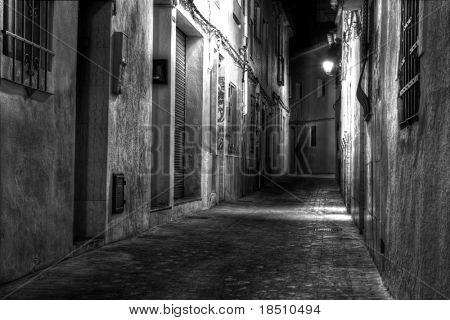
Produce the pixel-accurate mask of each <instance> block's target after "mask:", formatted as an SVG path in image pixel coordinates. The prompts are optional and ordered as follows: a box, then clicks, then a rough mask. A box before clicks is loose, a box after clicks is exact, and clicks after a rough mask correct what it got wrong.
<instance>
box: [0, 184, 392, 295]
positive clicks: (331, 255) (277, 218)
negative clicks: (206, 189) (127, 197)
mask: <svg viewBox="0 0 450 320" xmlns="http://www.w3.org/2000/svg"><path fill="white" fill-rule="evenodd" d="M29 281H31V282H29ZM27 282H29V283H27ZM21 285H23V287H22V288H20V286H21ZM13 288H20V289H17V291H16V292H14V293H12V294H11V295H9V297H8V298H13V299H37V298H39V299H163V300H166V299H277V300H278V299H321V300H324V299H388V298H389V294H388V292H387V290H386V289H385V287H384V286H383V284H382V281H381V278H380V276H379V274H378V271H377V269H376V267H375V265H374V264H373V262H372V260H371V258H370V256H369V254H368V252H367V250H366V248H365V246H364V242H363V240H362V238H361V236H360V235H359V233H358V230H357V228H356V227H355V226H354V224H353V222H352V220H351V216H350V215H349V214H347V213H346V210H345V207H344V205H343V202H342V200H341V196H340V194H339V190H338V186H337V184H336V183H335V180H334V179H327V178H283V179H279V180H277V181H273V183H270V184H268V185H267V187H265V188H263V189H262V190H261V191H259V192H257V193H255V194H253V195H249V196H247V197H244V198H242V199H240V200H238V201H235V202H232V203H228V204H223V205H219V206H217V207H214V208H212V209H210V210H206V211H200V212H197V213H194V214H192V215H189V216H187V217H185V218H182V219H181V220H179V221H175V222H172V223H169V224H166V225H164V226H161V227H158V228H155V229H153V230H151V231H149V232H146V233H144V234H141V235H139V236H137V237H135V238H133V239H131V240H124V241H119V242H116V243H113V244H110V245H107V246H104V247H102V248H99V249H96V250H93V251H90V252H87V253H85V254H82V255H79V256H77V257H75V258H70V259H68V260H66V261H63V262H62V263H60V264H59V265H58V266H56V267H54V268H51V269H50V270H48V271H46V272H44V273H43V274H42V275H40V276H39V277H38V278H36V279H33V278H32V277H31V278H26V279H24V280H22V281H21V283H17V282H16V283H13V284H11V285H10V286H9V287H5V288H3V289H2V291H1V295H2V296H4V295H5V294H8V292H9V291H11V290H13Z"/></svg>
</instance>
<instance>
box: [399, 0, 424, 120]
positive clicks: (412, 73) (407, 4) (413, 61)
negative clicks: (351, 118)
mask: <svg viewBox="0 0 450 320" xmlns="http://www.w3.org/2000/svg"><path fill="white" fill-rule="evenodd" d="M418 46H419V0H402V23H401V49H400V50H401V53H400V68H399V71H400V75H399V79H400V88H401V89H400V99H401V101H402V102H401V106H402V108H401V115H400V124H401V125H407V124H409V123H411V122H413V121H415V120H417V118H418V117H417V115H418V112H419V100H420V60H419V56H418V50H417V49H418Z"/></svg>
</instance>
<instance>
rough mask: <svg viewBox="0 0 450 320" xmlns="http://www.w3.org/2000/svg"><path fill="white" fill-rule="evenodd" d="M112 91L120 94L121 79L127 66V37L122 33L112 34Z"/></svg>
mask: <svg viewBox="0 0 450 320" xmlns="http://www.w3.org/2000/svg"><path fill="white" fill-rule="evenodd" d="M113 46H114V47H113V48H114V52H113V65H112V91H113V93H114V94H121V93H122V87H123V77H124V73H125V68H126V66H127V64H128V56H127V53H128V48H127V46H128V37H127V35H126V34H125V33H123V32H114V36H113Z"/></svg>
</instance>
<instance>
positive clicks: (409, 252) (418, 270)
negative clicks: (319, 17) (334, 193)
mask: <svg viewBox="0 0 450 320" xmlns="http://www.w3.org/2000/svg"><path fill="white" fill-rule="evenodd" d="M343 5H344V6H343V8H342V7H341V9H340V12H339V15H338V20H337V21H338V28H339V30H338V34H341V35H342V70H341V71H342V72H341V80H342V82H341V88H342V91H341V95H342V104H341V108H340V119H339V121H340V126H339V131H338V138H339V140H340V154H339V159H340V161H339V162H340V175H339V176H340V184H341V188H342V192H343V195H344V198H345V202H346V205H347V208H348V210H349V212H351V214H352V215H353V217H354V220H355V222H356V224H357V226H358V227H359V229H360V231H361V233H363V234H364V239H365V241H366V244H367V247H368V249H369V251H370V252H371V254H372V256H373V259H374V261H375V263H376V265H377V266H378V268H379V270H380V272H381V274H382V276H383V277H384V280H385V283H386V285H387V286H388V288H389V290H390V291H391V293H392V294H393V296H394V297H396V298H406V299H417V298H421V299H442V298H446V297H448V296H449V295H450V273H449V268H448V266H449V265H450V204H449V199H450V187H449V178H450V165H449V159H450V147H449V143H450V136H449V128H450V108H449V104H450V73H449V70H450V60H449V54H448V53H449V52H450V47H449V45H450V44H449V41H448V40H449V39H450V18H449V17H450V3H449V2H448V1H419V0H411V1H404V0H395V1H381V0H370V1H343ZM346 5H347V6H346Z"/></svg>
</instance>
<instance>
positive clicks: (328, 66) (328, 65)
mask: <svg viewBox="0 0 450 320" xmlns="http://www.w3.org/2000/svg"><path fill="white" fill-rule="evenodd" d="M322 68H323V70H324V71H325V73H326V74H327V75H331V73H332V72H333V69H334V62H333V61H331V60H325V61H324V62H323V63H322Z"/></svg>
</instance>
